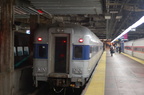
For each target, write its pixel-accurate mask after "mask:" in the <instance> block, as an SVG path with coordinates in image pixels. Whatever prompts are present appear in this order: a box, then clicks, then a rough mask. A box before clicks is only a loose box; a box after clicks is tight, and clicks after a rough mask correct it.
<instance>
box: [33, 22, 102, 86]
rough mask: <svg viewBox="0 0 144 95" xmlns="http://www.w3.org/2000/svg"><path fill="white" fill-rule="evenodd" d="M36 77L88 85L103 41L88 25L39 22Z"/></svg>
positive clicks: (36, 82) (63, 83) (59, 82)
mask: <svg viewBox="0 0 144 95" xmlns="http://www.w3.org/2000/svg"><path fill="white" fill-rule="evenodd" d="M34 33H35V34H34V50H33V53H34V54H33V55H34V57H33V77H34V81H35V86H38V83H39V82H40V81H43V82H49V83H50V84H51V85H52V86H54V87H73V88H80V87H83V86H84V85H85V83H86V82H87V81H88V79H89V77H90V75H91V74H92V72H93V70H94V68H95V66H96V65H97V64H98V60H99V58H100V57H101V55H102V53H103V43H102V42H101V40H100V39H99V38H98V37H97V36H96V35H95V34H94V33H93V32H92V31H90V29H88V28H87V27H84V26H81V25H75V24H63V25H58V26H55V27H54V26H53V27H49V26H48V25H39V26H38V28H37V29H36V31H35V32H34Z"/></svg>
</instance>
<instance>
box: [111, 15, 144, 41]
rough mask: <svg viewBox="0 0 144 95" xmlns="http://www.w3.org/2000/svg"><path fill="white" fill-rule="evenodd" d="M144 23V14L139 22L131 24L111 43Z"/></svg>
mask: <svg viewBox="0 0 144 95" xmlns="http://www.w3.org/2000/svg"><path fill="white" fill-rule="evenodd" d="M143 23H144V16H142V17H141V18H140V19H139V20H138V21H137V22H135V23H134V24H133V25H131V26H129V27H128V28H127V29H126V30H125V31H124V32H123V33H121V34H120V35H119V36H117V37H116V38H115V39H114V40H113V41H111V43H113V42H114V41H115V40H117V39H118V38H120V37H121V36H123V35H124V34H126V33H128V32H129V31H130V30H132V29H133V28H136V27H138V26H139V25H141V24H143Z"/></svg>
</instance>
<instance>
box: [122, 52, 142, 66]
mask: <svg viewBox="0 0 144 95" xmlns="http://www.w3.org/2000/svg"><path fill="white" fill-rule="evenodd" d="M122 54H123V55H125V56H127V57H129V58H131V59H133V60H135V61H137V62H139V63H141V64H144V60H141V59H138V58H136V57H132V56H130V55H128V54H125V53H122Z"/></svg>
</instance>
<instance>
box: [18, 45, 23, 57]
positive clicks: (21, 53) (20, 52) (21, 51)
mask: <svg viewBox="0 0 144 95" xmlns="http://www.w3.org/2000/svg"><path fill="white" fill-rule="evenodd" d="M17 54H18V56H22V55H23V48H22V47H21V46H19V47H17Z"/></svg>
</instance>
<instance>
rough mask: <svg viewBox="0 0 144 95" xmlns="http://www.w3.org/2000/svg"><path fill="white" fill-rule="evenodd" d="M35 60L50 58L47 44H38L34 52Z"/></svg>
mask: <svg viewBox="0 0 144 95" xmlns="http://www.w3.org/2000/svg"><path fill="white" fill-rule="evenodd" d="M34 51H35V52H34V53H35V54H34V57H35V58H47V57H48V45H47V44H36V45H35V50H34Z"/></svg>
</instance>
